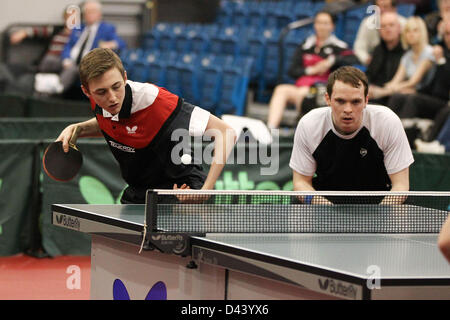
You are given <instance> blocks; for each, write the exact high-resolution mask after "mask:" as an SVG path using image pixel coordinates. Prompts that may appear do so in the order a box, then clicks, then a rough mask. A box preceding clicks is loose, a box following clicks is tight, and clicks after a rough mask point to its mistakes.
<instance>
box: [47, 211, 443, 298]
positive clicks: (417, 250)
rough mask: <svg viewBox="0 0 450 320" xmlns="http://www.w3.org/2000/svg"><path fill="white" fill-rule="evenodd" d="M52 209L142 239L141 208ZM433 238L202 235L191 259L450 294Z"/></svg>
mask: <svg viewBox="0 0 450 320" xmlns="http://www.w3.org/2000/svg"><path fill="white" fill-rule="evenodd" d="M52 208H53V219H52V220H53V224H54V225H58V226H62V227H66V228H69V229H73V230H77V231H81V232H86V233H91V234H99V235H102V234H103V235H106V236H108V237H113V238H114V237H116V236H117V238H120V237H121V236H122V235H124V234H129V235H134V236H135V237H136V238H139V237H140V236H141V235H142V231H143V226H144V220H145V205H84V204H70V205H69V204H68V205H53V206H52ZM437 238H438V234H371V233H346V234H344V233H340V234H335V233H207V234H206V236H205V237H193V238H192V251H193V254H192V256H193V258H194V259H199V260H201V261H204V262H207V263H208V262H209V263H215V264H218V265H222V266H223V267H225V268H230V269H236V270H238V271H239V270H240V269H241V270H242V269H246V268H248V270H243V271H244V272H256V273H258V272H261V275H262V276H268V277H269V278H273V279H275V280H281V281H287V282H292V279H288V278H287V277H285V276H284V275H277V274H276V273H277V271H267V268H266V269H265V270H263V271H262V268H261V267H260V266H255V264H253V265H251V264H249V263H248V260H251V261H259V262H262V263H263V264H267V265H271V266H277V267H280V268H287V269H292V270H297V271H300V272H306V273H313V274H316V275H320V276H323V277H324V279H326V278H330V279H339V280H341V281H348V282H350V283H359V284H361V285H363V284H365V283H366V282H367V280H368V279H371V277H373V275H374V273H373V272H377V274H376V276H377V277H379V279H381V284H382V285H388V286H389V285H392V286H403V287H405V286H406V287H408V286H422V285H425V286H437V287H441V288H445V290H446V291H445V292H446V293H447V294H449V293H450V265H449V264H448V262H447V261H446V260H445V259H444V257H443V256H442V254H441V253H440V251H439V249H438V247H437ZM136 242H137V241H136ZM236 257H239V259H236ZM229 258H231V259H229ZM243 259H244V260H245V261H244V260H243ZM221 261H222V262H221ZM233 264H235V265H233ZM275 269H276V268H274V270H275ZM324 281H325V280H324ZM322 284H323V283H322Z"/></svg>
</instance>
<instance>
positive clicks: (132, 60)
mask: <svg viewBox="0 0 450 320" xmlns="http://www.w3.org/2000/svg"><path fill="white" fill-rule="evenodd" d="M143 52H144V51H143V50H142V49H141V48H137V49H126V50H124V51H122V52H121V54H120V58H121V60H122V64H123V67H124V68H125V70H126V71H127V75H128V78H129V79H130V80H133V69H134V65H135V64H136V62H138V61H139V60H140V59H142V55H143Z"/></svg>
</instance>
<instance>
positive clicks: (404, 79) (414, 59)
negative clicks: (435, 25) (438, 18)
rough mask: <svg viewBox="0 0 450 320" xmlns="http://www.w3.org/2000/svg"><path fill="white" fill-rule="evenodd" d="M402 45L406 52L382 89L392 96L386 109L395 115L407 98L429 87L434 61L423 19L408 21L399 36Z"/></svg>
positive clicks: (432, 75)
mask: <svg viewBox="0 0 450 320" xmlns="http://www.w3.org/2000/svg"><path fill="white" fill-rule="evenodd" d="M402 43H403V46H404V47H405V48H409V50H408V51H407V52H406V53H405V54H404V55H403V57H402V60H401V62H400V66H399V68H398V70H397V72H396V73H395V76H394V78H393V79H392V80H391V81H389V82H388V83H386V84H385V86H384V87H385V88H386V89H387V91H388V92H389V93H390V94H391V95H392V96H391V97H390V99H389V102H388V106H389V107H390V108H392V109H393V110H394V112H396V113H397V114H398V112H399V108H401V106H402V105H403V101H404V99H405V98H407V96H406V95H407V94H412V93H416V92H417V91H419V90H422V89H424V88H426V87H427V86H428V85H429V84H430V83H431V81H432V79H433V77H434V73H435V61H436V59H435V57H434V54H433V48H432V47H431V46H430V45H429V44H428V33H427V29H426V26H425V22H424V21H423V20H422V18H420V17H411V18H409V19H408V21H407V22H406V25H405V28H404V30H403V33H402Z"/></svg>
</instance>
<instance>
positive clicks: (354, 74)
mask: <svg viewBox="0 0 450 320" xmlns="http://www.w3.org/2000/svg"><path fill="white" fill-rule="evenodd" d="M337 80H339V81H342V82H344V83H346V84H350V85H352V86H353V87H355V88H359V87H360V86H361V83H362V84H363V86H364V97H367V95H368V93H369V80H368V79H367V76H366V74H365V73H364V72H362V71H361V70H359V69H357V68H355V67H351V66H345V67H340V68H339V69H336V70H335V71H333V73H331V74H330V76H329V77H328V84H327V93H328V96H329V97H330V98H331V94H332V93H333V86H334V83H335V82H336V81H337Z"/></svg>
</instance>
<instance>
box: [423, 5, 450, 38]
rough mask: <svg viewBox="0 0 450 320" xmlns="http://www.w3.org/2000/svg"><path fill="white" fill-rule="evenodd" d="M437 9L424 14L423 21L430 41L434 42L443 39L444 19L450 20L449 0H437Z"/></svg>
mask: <svg viewBox="0 0 450 320" xmlns="http://www.w3.org/2000/svg"><path fill="white" fill-rule="evenodd" d="M437 4H438V8H439V11H437V12H432V13H430V14H427V15H426V16H425V23H426V25H427V29H428V35H429V37H430V43H431V44H436V43H439V42H442V40H443V39H444V37H443V35H444V23H443V21H444V20H450V0H438V2H437Z"/></svg>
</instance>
